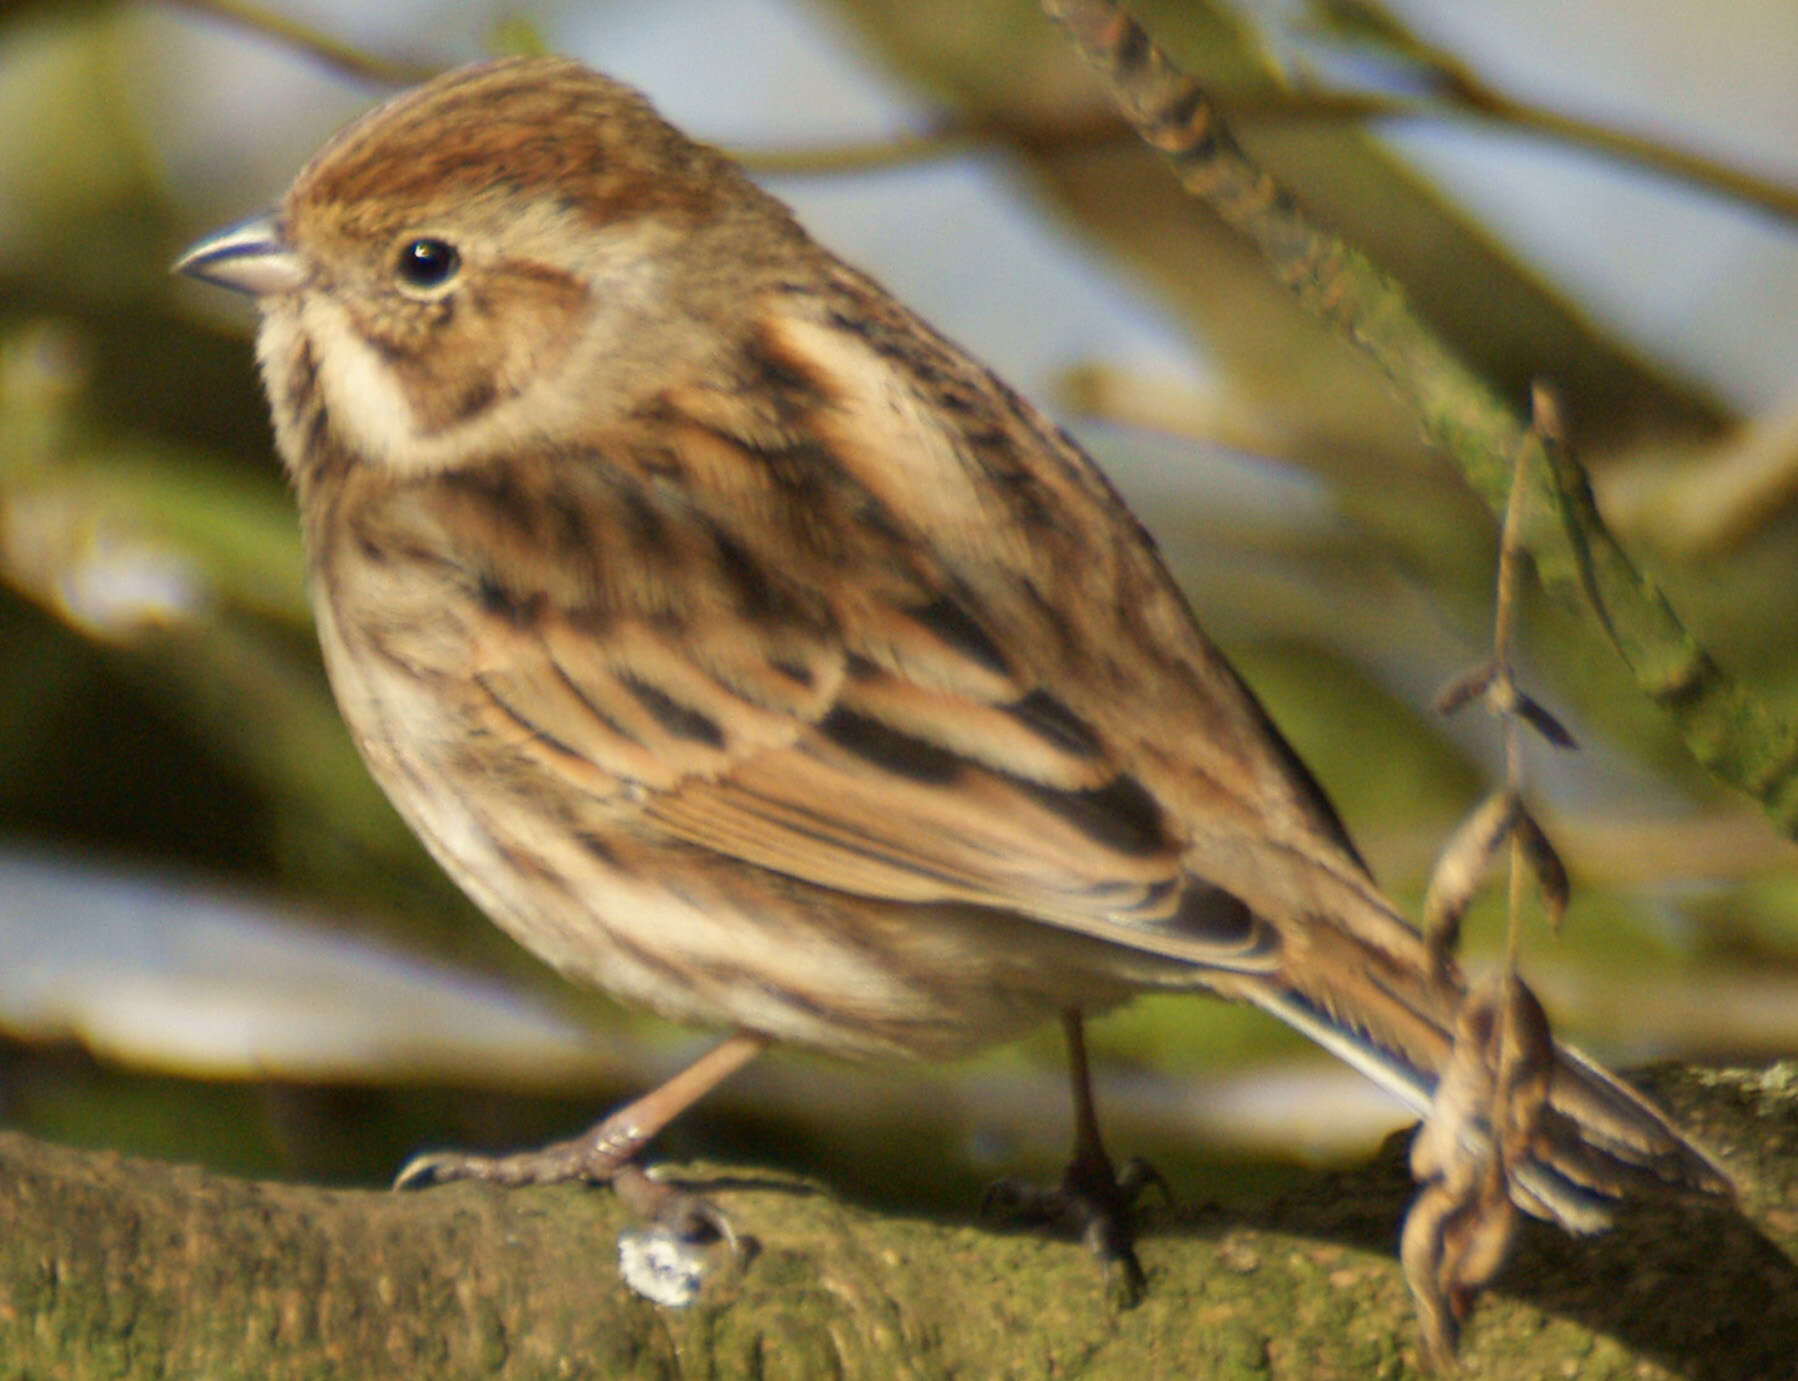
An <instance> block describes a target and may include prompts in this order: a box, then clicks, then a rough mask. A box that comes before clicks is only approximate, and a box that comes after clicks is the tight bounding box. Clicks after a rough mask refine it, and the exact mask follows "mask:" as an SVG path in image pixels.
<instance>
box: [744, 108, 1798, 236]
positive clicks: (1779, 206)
mask: <svg viewBox="0 0 1798 1381" xmlns="http://www.w3.org/2000/svg"><path fill="white" fill-rule="evenodd" d="M1479 90H1480V92H1481V97H1480V99H1479V100H1477V101H1475V100H1472V99H1469V97H1468V95H1467V93H1466V92H1464V91H1461V90H1459V89H1450V90H1447V91H1443V92H1441V93H1438V94H1436V95H1433V96H1426V97H1413V96H1388V95H1383V94H1379V93H1374V92H1362V91H1322V90H1299V91H1288V92H1260V93H1256V94H1254V95H1246V96H1233V95H1231V94H1229V93H1228V92H1219V93H1218V94H1217V96H1216V101H1217V105H1218V107H1219V109H1221V110H1225V111H1227V112H1228V113H1229V116H1230V119H1231V120H1233V121H1235V122H1236V123H1237V124H1239V125H1250V124H1372V123H1375V122H1380V121H1397V120H1406V121H1432V122H1445V121H1450V120H1473V121H1478V122H1481V123H1484V124H1491V125H1496V126H1498V127H1499V128H1501V129H1507V130H1511V131H1513V132H1516V133H1521V134H1527V135H1535V136H1537V137H1539V138H1542V139H1545V140H1548V141H1550V142H1552V143H1558V144H1565V145H1567V146H1569V147H1571V148H1579V149H1587V150H1589V151H1591V152H1593V153H1596V154H1600V155H1602V156H1604V157H1606V158H1611V159H1614V160H1616V161H1617V162H1620V163H1628V164H1631V165H1632V166H1635V167H1639V168H1645V169H1647V170H1648V171H1649V172H1653V173H1658V174H1660V175H1661V176H1663V177H1666V178H1670V179H1673V180H1675V181H1679V182H1685V183H1688V184H1690V185H1691V186H1694V187H1697V188H1700V189H1702V190H1704V191H1706V192H1709V193H1712V194H1713V195H1715V196H1719V197H1723V198H1726V199H1727V200H1730V201H1735V202H1739V203H1741V204H1742V205H1744V206H1752V207H1754V208H1755V209H1756V210H1759V211H1764V212H1766V213H1767V214H1768V215H1771V216H1776V217H1778V218H1780V219H1781V220H1786V221H1792V222H1798V188H1794V187H1790V186H1787V185H1786V184H1785V183H1783V182H1778V181H1776V180H1774V179H1772V178H1767V177H1762V176H1760V175H1759V174H1756V173H1752V172H1749V171H1748V170H1747V169H1745V168H1738V167H1735V166H1733V165H1732V164H1729V163H1725V162H1723V161H1722V160H1720V159H1716V158H1711V157H1709V156H1707V155H1705V154H1701V153H1697V152H1695V151H1693V150H1691V149H1683V148H1680V147H1678V146H1676V145H1673V144H1669V143H1667V142H1666V141H1664V140H1659V139H1651V138H1649V137H1648V136H1646V135H1641V134H1635V133H1632V132H1630V131H1628V130H1619V129H1614V128H1612V127H1611V126H1609V125H1603V124H1600V123H1598V122H1597V121H1595V120H1585V119H1581V118H1579V117H1578V116H1573V115H1564V114H1562V113H1560V112H1559V111H1554V110H1549V109H1547V108H1545V107H1542V106H1537V105H1532V104H1530V103H1529V102H1527V101H1519V100H1515V99H1513V98H1512V97H1510V96H1507V95H1505V94H1504V93H1502V92H1499V91H1496V90H1494V89H1492V88H1490V87H1481V88H1479ZM1129 134H1130V130H1129V126H1127V125H1126V124H1124V123H1123V122H1122V121H1119V120H1114V119H1090V118H1089V119H1082V120H1069V121H1061V122H1048V121H1040V122H1037V121H1033V122H1027V123H1026V122H1017V121H1012V122H1006V121H992V122H985V121H969V122H966V123H951V124H943V125H940V126H938V127H937V128H935V129H930V130H926V131H924V132H923V133H920V134H902V135H898V136H895V137H892V138H882V139H866V140H845V141H841V142H836V143H829V144H819V145H815V146H812V147H809V148H798V149H733V150H732V155H733V156H734V157H736V158H737V159H738V160H740V161H741V162H742V163H743V164H744V165H745V166H747V167H749V168H750V169H752V170H753V171H755V172H758V173H763V174H766V175H769V176H793V177H828V176H837V175H841V174H845V173H864V172H876V171H879V170H881V169H885V168H896V167H908V166H911V165H913V164H918V163H929V162H934V161H937V160H940V159H945V158H959V157H961V156H963V155H965V154H969V153H975V152H978V151H980V150H982V149H986V148H1026V149H1042V150H1052V149H1077V148H1091V147H1102V146H1104V145H1108V144H1114V143H1116V142H1118V141H1119V140H1121V139H1124V138H1126V137H1128V136H1129Z"/></svg>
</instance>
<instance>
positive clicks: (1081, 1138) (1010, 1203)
mask: <svg viewBox="0 0 1798 1381" xmlns="http://www.w3.org/2000/svg"><path fill="white" fill-rule="evenodd" d="M1061 1027H1062V1031H1063V1033H1064V1034H1065V1035H1066V1037H1067V1045H1068V1079H1069V1084H1070V1086H1071V1088H1072V1091H1073V1095H1074V1155H1073V1159H1072V1160H1070V1161H1069V1162H1068V1167H1067V1170H1066V1171H1065V1172H1064V1173H1063V1174H1062V1177H1061V1183H1060V1184H1059V1185H1058V1186H1056V1187H1055V1188H1053V1189H1043V1188H1040V1187H1037V1186H1032V1185H1024V1184H1020V1183H1018V1182H1017V1181H1015V1180H1007V1181H1002V1182H1001V1183H999V1184H997V1185H994V1186H993V1188H992V1190H990V1191H989V1192H988V1195H987V1202H988V1205H989V1206H991V1207H994V1208H997V1209H1001V1210H1003V1211H1005V1212H1007V1213H1008V1214H1010V1215H1012V1216H1014V1217H1017V1218H1021V1219H1024V1220H1027V1221H1031V1222H1037V1223H1044V1224H1050V1225H1054V1226H1057V1227H1061V1228H1065V1229H1068V1230H1071V1231H1074V1232H1077V1233H1078V1234H1079V1235H1080V1238H1081V1240H1082V1241H1084V1242H1085V1243H1086V1244H1087V1246H1089V1247H1090V1248H1091V1249H1092V1251H1093V1254H1094V1255H1096V1256H1097V1257H1098V1258H1099V1260H1100V1261H1101V1262H1102V1263H1103V1264H1104V1266H1105V1269H1106V1273H1107V1275H1108V1276H1109V1277H1110V1279H1111V1281H1112V1285H1113V1291H1114V1293H1115V1294H1116V1295H1117V1297H1118V1299H1119V1301H1120V1302H1121V1303H1123V1304H1125V1305H1130V1304H1134V1303H1136V1301H1137V1300H1139V1299H1141V1298H1142V1293H1143V1287H1144V1279H1143V1271H1142V1265H1141V1263H1140V1262H1138V1261H1137V1259H1136V1229H1135V1223H1134V1216H1133V1214H1132V1209H1133V1207H1134V1205H1135V1203H1136V1200H1137V1197H1138V1196H1139V1195H1140V1194H1141V1193H1142V1191H1143V1190H1144V1188H1146V1187H1147V1186H1148V1185H1151V1184H1161V1185H1162V1187H1163V1189H1165V1188H1166V1185H1165V1183H1164V1182H1163V1181H1162V1180H1161V1177H1160V1175H1158V1174H1157V1173H1156V1172H1155V1170H1154V1168H1153V1167H1152V1166H1150V1165H1149V1164H1148V1163H1147V1162H1145V1161H1140V1160H1132V1161H1130V1162H1128V1163H1127V1164H1126V1165H1125V1166H1124V1170H1123V1173H1122V1174H1121V1175H1120V1174H1119V1173H1118V1172H1117V1171H1116V1170H1115V1169H1113V1167H1112V1164H1111V1157H1110V1156H1109V1155H1108V1154H1106V1151H1105V1141H1104V1138H1103V1137H1102V1136H1100V1134H1099V1116H1098V1111H1097V1109H1096V1107H1095V1106H1094V1103H1093V1088H1092V1076H1091V1072H1090V1070H1089V1068H1088V1066H1087V1060H1086V1028H1085V1025H1084V1023H1083V1021H1082V1019H1081V1016H1080V1013H1079V1012H1077V1011H1073V1010H1069V1011H1065V1012H1063V1013H1062V1014H1061Z"/></svg>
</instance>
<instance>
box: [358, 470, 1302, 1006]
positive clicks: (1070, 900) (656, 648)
mask: <svg viewBox="0 0 1798 1381" xmlns="http://www.w3.org/2000/svg"><path fill="white" fill-rule="evenodd" d="M689 442H690V443H692V444H689V445H687V446H686V447H685V448H684V452H683V456H682V463H683V464H686V465H689V466H691V465H698V464H712V465H715V466H725V465H734V466H738V467H742V468H743V471H744V473H754V472H757V471H760V472H762V473H763V474H764V475H765V474H766V473H767V472H768V468H769V467H768V460H767V457H766V456H765V455H756V456H745V455H736V456H733V455H730V454H728V446H729V444H730V443H727V442H726V441H725V440H724V439H723V438H721V437H713V438H711V440H710V441H709V442H708V445H710V446H711V447H712V448H713V452H714V453H713V454H710V455H700V454H698V451H700V450H702V449H703V448H701V447H698V445H697V443H696V442H693V441H692V438H689ZM620 446H623V447H624V449H622V450H621V449H619V447H620ZM655 459H656V458H655V457H654V456H650V455H646V454H645V453H644V452H643V450H642V448H641V447H638V446H631V445H629V444H627V443H617V444H615V445H613V446H612V448H611V449H610V450H607V451H604V452H595V453H594V454H591V455H579V456H570V455H562V456H557V457H550V458H540V461H539V462H538V463H535V464H534V465H526V464H522V463H521V462H520V461H519V459H518V458H517V457H513V458H511V460H509V461H508V463H507V464H506V465H504V466H493V467H488V468H486V469H483V468H481V467H474V468H471V469H470V470H467V471H464V472H461V473H459V474H456V475H453V476H445V477H437V478H436V479H434V480H433V481H432V482H431V483H430V484H428V485H424V486H421V487H418V488H416V489H414V490H413V491H410V494H409V497H407V498H406V499H405V501H404V502H403V503H396V504H395V505H389V506H388V517H387V518H386V519H385V520H384V521H385V522H386V523H387V525H388V528H389V530H387V531H384V532H375V533H364V534H362V536H364V537H366V538H368V540H369V541H370V542H372V543H373V544H375V545H380V546H382V547H385V548H387V549H390V550H407V551H410V552H412V553H413V554H414V557H415V559H425V556H426V554H428V555H429V559H431V560H432V561H433V562H434V563H435V564H436V566H437V569H438V572H439V575H440V577H441V576H443V575H445V574H446V573H448V574H451V578H453V579H454V580H455V581H456V582H457V583H459V584H460V585H461V587H462V590H461V592H460V594H459V595H458V596H457V597H454V598H451V599H448V600H444V601H443V603H444V604H445V606H446V607H453V608H456V609H459V610H461V611H462V613H460V614H458V615H457V616H456V619H455V622H456V624H457V628H458V630H459V631H456V632H455V633H454V635H453V636H446V635H445V632H444V630H443V628H442V627H441V626H438V627H435V628H434V629H431V631H429V632H427V633H425V634H421V635H418V636H416V637H414V638H413V639H412V642H413V644H414V645H413V646H404V645H402V644H403V643H404V641H405V639H404V638H403V637H402V636H401V635H400V633H399V632H398V631H396V630H398V629H399V628H401V627H402V626H404V625H405V624H406V620H403V619H397V618H396V619H395V620H394V621H393V628H392V629H390V630H389V632H388V633H387V635H386V641H387V645H388V651H389V653H390V655H393V656H397V657H399V658H400V659H401V660H404V661H408V662H409V663H411V664H413V665H415V666H416V667H418V668H419V669H420V670H421V673H423V674H430V672H431V667H430V666H429V665H428V664H431V663H437V664H440V665H441V666H442V669H443V670H445V671H448V672H450V673H451V674H452V676H453V678H454V681H455V683H456V684H458V685H460V686H462V687H464V690H463V694H464V696H465V697H466V698H465V700H464V703H463V706H462V713H463V714H464V715H465V716H466V718H467V720H468V722H469V724H470V726H471V727H472V729H473V731H474V732H473V735H472V739H473V741H474V742H475V743H477V744H479V745H480V747H479V749H478V751H480V752H482V753H484V754H486V755H487V756H488V758H489V759H490V760H492V761H493V763H494V765H493V766H491V767H490V768H489V769H488V770H489V771H491V772H492V773H493V774H495V775H496V776H499V777H503V778H505V779H506V780H508V781H510V782H512V783H515V784H517V785H518V787H519V789H521V790H526V791H531V792H534V793H538V794H543V795H549V796H560V797H561V798H562V807H561V808H562V809H564V810H565V811H567V812H572V813H573V815H574V816H575V817H576V818H578V819H579V820H581V821H583V822H584V823H583V824H582V826H581V827H582V828H590V829H592V830H594V831H596V832H598V833H601V834H603V833H604V832H605V831H606V830H608V829H612V830H617V829H627V830H631V831H636V832H637V833H638V834H639V835H640V836H641V835H644V834H647V835H649V836H650V837H652V838H664V839H672V840H677V841H682V842H684V843H686V844H689V845H696V846H699V847H702V848H704V849H706V850H709V851H711V852H713V853H715V854H719V855H724V856H728V857H730V858H734V859H740V860H742V861H743V862H745V863H750V864H754V865H757V866H759V867H762V868H767V869H772V870H775V871H778V872H780V873H783V874H786V875H788V876H790V877H793V878H797V879H801V880H803V881H805V882H807V883H812V884H816V885H818V886H822V887H828V888H832V889H836V890H839V891H844V892H850V893H856V894H860V895H865V896H869V897H876V898H882V899H888V900H899V901H917V902H926V901H942V900H955V901H962V902H971V903H974V904H977V905H984V906H991V907H996V908H1003V909H1004V910H1007V911H1011V912H1022V913H1025V914H1028V915H1032V916H1035V917H1037V918H1040V919H1042V920H1044V921H1047V922H1050V923H1053V924H1057V925H1061V926H1065V927H1067V928H1069V929H1072V930H1077V931H1081V932H1084V933H1087V934H1091V935H1094V936H1098V937H1102V938H1106V939H1110V940H1115V941H1118V942H1120V943H1125V944H1129V945H1131V946H1133V947H1136V948H1138V949H1143V950H1146V951H1149V952H1153V953H1158V954H1165V955H1167V956H1168V957H1172V958H1178V959H1185V960H1190V961H1192V962H1196V963H1203V964H1208V965H1215V966H1222V967H1228V968H1236V969H1243V970H1249V971H1260V970H1264V969H1265V968H1267V967H1268V966H1270V965H1271V964H1272V963H1273V962H1275V960H1276V955H1275V953H1274V950H1275V948H1276V946H1275V944H1274V940H1273V936H1272V933H1271V932H1270V931H1269V930H1268V929H1267V928H1266V926H1265V925H1264V924H1263V923H1262V922H1261V921H1259V920H1258V919H1256V918H1255V917H1253V916H1252V915H1250V914H1249V912H1248V910H1247V908H1245V907H1244V906H1243V905H1242V904H1241V903H1239V902H1238V901H1237V900H1236V899H1235V898H1234V897H1232V896H1230V895H1228V894H1227V893H1225V892H1223V891H1221V890H1220V889H1217V888H1214V887H1210V886H1208V885H1206V884H1205V883H1204V882H1203V881H1202V880H1199V879H1195V878H1193V877H1191V876H1190V875H1189V873H1188V871H1187V869H1186V868H1185V866H1184V864H1183V852H1184V848H1185V838H1184V834H1183V829H1184V826H1183V824H1182V822H1181V821H1180V820H1179V819H1178V818H1176V817H1175V816H1174V815H1173V813H1171V812H1169V811H1167V810H1165V809H1164V808H1163V806H1162V804H1161V803H1160V802H1158V801H1157V800H1156V799H1155V797H1154V796H1153V795H1152V794H1151V792H1150V790H1149V789H1148V788H1146V787H1145V786H1144V785H1143V783H1142V782H1141V781H1139V780H1138V779H1137V777H1136V776H1134V775H1133V774H1132V773H1131V772H1130V771H1129V770H1128V767H1127V765H1126V763H1125V762H1124V760H1123V759H1122V757H1120V755H1119V753H1118V752H1117V751H1116V747H1115V745H1114V744H1113V743H1112V742H1111V741H1110V740H1109V739H1108V737H1107V735H1106V734H1105V733H1104V732H1102V731H1101V730H1100V729H1099V728H1098V727H1096V726H1095V724H1093V723H1092V722H1091V721H1090V720H1089V719H1088V718H1087V717H1085V716H1084V715H1082V714H1081V713H1079V712H1077V711H1075V710H1074V709H1072V708H1070V707H1069V705H1068V704H1067V703H1065V701H1064V699H1063V698H1061V697H1060V696H1059V695H1058V694H1057V692H1056V688H1055V687H1054V686H1052V685H1049V684H1045V683H1044V682H1043V681H1042V680H1041V678H1039V677H1038V676H1036V675H1034V674H1033V673H1032V672H1031V670H1030V667H1031V666H1032V664H1033V662H1034V661H1035V659H1033V658H1031V657H1028V656H1025V655H1023V654H1022V653H1020V652H1019V651H1018V650H1017V649H1016V648H1015V646H1014V645H1013V644H1012V642H1011V641H1010V639H1013V638H1015V636H1016V634H1017V632H1018V630H1016V629H1008V628H1006V627H1003V626H1001V624H1000V622H999V618H998V616H997V615H996V614H995V613H994V612H993V611H992V610H991V609H989V608H988V607H986V606H985V605H984V604H983V603H982V601H981V599H980V598H979V597H978V596H977V595H976V594H974V593H973V592H972V591H971V590H969V589H967V588H963V587H961V586H959V585H958V582H957V581H956V579H955V578H954V577H953V576H952V575H950V574H949V573H948V572H947V571H946V569H945V568H944V567H943V566H942V565H941V564H940V563H934V562H932V561H931V560H928V559H923V558H920V557H919V556H918V553H917V551H916V550H915V543H914V542H912V541H911V540H910V539H909V538H907V537H905V536H903V535H899V534H894V533H889V532H886V531H884V530H883V525H882V522H881V521H873V522H872V523H871V524H870V523H868V522H859V523H858V522H857V521H856V520H855V519H854V517H853V516H852V515H849V514H846V513H843V512H840V511H837V510H839V509H840V508H841V507H842V506H843V505H845V504H848V505H850V506H851V507H853V506H854V505H855V504H858V503H862V502H863V501H864V499H865V496H857V495H855V494H848V493H845V492H829V491H832V481H830V480H829V479H827V478H824V477H822V476H820V475H810V476H807V475H803V474H797V473H795V474H792V475H788V476H786V477H784V478H776V479H769V480H767V482H766V483H767V488H766V489H765V490H763V491H761V492H754V491H756V488H757V486H756V485H754V484H751V485H750V486H749V489H750V490H751V491H752V492H746V493H744V494H742V495H741V496H740V499H741V503H742V505H746V506H747V507H742V508H738V509H737V510H735V515H734V516H735V518H741V519H743V521H735V520H734V519H733V515H732V514H731V513H728V512H727V513H720V512H719V511H717V510H716V508H714V510H713V511H704V510H701V509H700V508H699V507H697V506H696V505H695V503H694V502H693V488H692V485H691V484H690V483H687V482H683V483H680V484H676V483H671V482H665V478H664V479H658V478H657V476H656V474H655V465H654V462H655ZM788 459H789V461H790V462H791V463H792V464H793V465H794V466H796V467H798V466H800V464H801V463H800V461H798V460H797V459H795V458H792V457H789V458H788ZM662 463H663V464H666V463H667V458H666V457H663V460H662ZM820 464H821V465H822V464H823V462H822V461H820ZM825 468H828V467H825ZM689 478H690V477H689ZM807 485H815V486H817V487H818V488H819V489H820V491H821V492H818V493H814V494H810V495H808V496H806V497H805V500H804V502H802V503H801V502H798V501H797V500H795V499H794V497H793V494H792V493H790V492H787V491H789V490H791V489H793V488H794V487H797V488H799V489H804V488H805V487H806V486H807ZM758 504H761V505H764V506H766V507H767V508H768V510H769V511H768V512H763V513H760V514H759V515H758V514H755V513H754V512H753V510H754V509H755V507H756V505H758ZM775 509H778V510H779V511H780V514H781V515H784V516H781V517H780V518H779V521H775V520H774V518H775V516H776V515H775V514H774V510H775ZM863 517H864V519H865V518H866V517H867V515H865V514H864V515H863ZM812 521H823V522H826V523H829V524H833V525H835V530H834V531H832V532H830V533H826V534H822V535H815V536H816V541H814V542H810V544H811V545H812V546H814V547H818V546H821V547H823V548H826V549H827V550H825V551H824V553H823V554H824V556H826V557H828V558H829V559H828V560H821V559H820V555H819V551H817V550H813V551H809V552H808V551H806V550H803V548H805V547H806V546H807V544H808V541H810V539H807V538H806V537H805V536H804V535H803V534H802V533H799V532H797V531H795V530H793V528H792V524H793V523H801V524H803V523H807V522H812ZM376 522H377V520H375V519H372V518H369V519H365V520H363V523H362V526H363V527H364V528H366V527H368V526H369V525H370V524H371V523H376ZM783 528H784V529H785V530H784V531H783ZM771 531H772V532H774V533H775V535H776V538H777V540H775V541H774V542H772V543H770V541H769V540H767V534H768V533H769V532H771ZM757 533H759V534H761V536H752V535H750V534H757ZM857 534H859V535H857ZM901 553H909V555H907V556H905V558H904V559H901V557H900V554H901ZM463 621H472V622H467V623H466V625H465V626H464V622H463ZM421 626H423V627H427V628H429V626H430V625H429V620H428V619H426V620H422V621H421ZM458 659H460V661H461V664H460V665H456V662H457V661H458Z"/></svg>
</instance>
